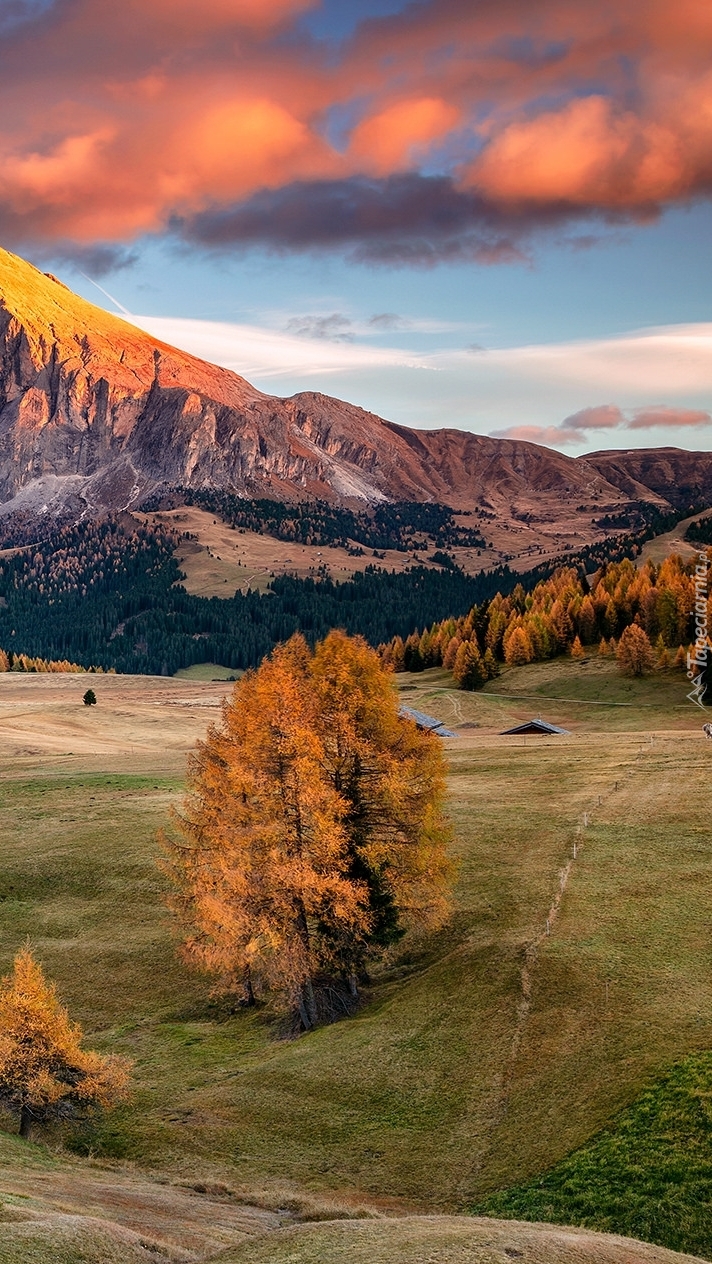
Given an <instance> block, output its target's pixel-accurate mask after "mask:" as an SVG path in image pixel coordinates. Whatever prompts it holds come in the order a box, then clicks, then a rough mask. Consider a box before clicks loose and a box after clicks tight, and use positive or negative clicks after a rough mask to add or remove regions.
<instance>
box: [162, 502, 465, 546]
mask: <svg viewBox="0 0 712 1264" xmlns="http://www.w3.org/2000/svg"><path fill="white" fill-rule="evenodd" d="M173 504H185V505H193V506H195V507H196V508H197V509H205V510H206V511H207V512H208V513H211V514H215V516H216V517H219V518H221V519H222V520H223V521H224V522H227V523H228V524H229V525H230V526H233V527H237V528H238V529H239V528H242V529H243V530H245V531H258V532H260V533H261V534H262V535H271V536H274V537H275V538H276V539H278V540H288V541H294V543H295V544H314V545H320V546H322V547H329V546H332V547H333V546H338V547H341V548H352V546H353V543H357V544H360V545H364V546H365V547H366V548H369V549H377V550H379V551H381V552H382V551H383V550H384V549H396V550H397V551H398V552H399V553H407V552H411V551H413V550H416V549H426V548H428V543H426V542H424V541H422V540H421V541H418V540H416V538H415V537H416V536H427V537H428V540H429V541H430V542H431V543H432V545H434V546H435V547H436V548H451V547H452V546H453V545H461V546H465V547H467V548H476V549H484V548H486V547H487V546H486V544H485V541H484V540H483V539H482V535H481V534H480V532H479V531H478V530H476V529H475V528H473V527H461V526H459V525H458V523H456V522H455V517H454V511H453V510H452V509H451V508H450V507H449V506H448V505H438V504H427V505H424V504H421V503H420V502H419V501H401V502H399V503H396V504H383V505H375V506H373V507H372V508H369V509H364V510H358V511H356V510H351V509H342V508H341V507H340V506H338V505H330V504H328V503H327V502H326V501H324V500H310V501H303V502H300V503H298V504H283V503H282V502H281V501H277V500H266V499H263V500H243V499H242V497H240V496H236V495H235V494H234V493H233V492H223V491H214V490H210V489H205V490H198V491H192V490H191V489H189V488H176V489H175V490H174V491H172V492H170V493H165V494H163V495H157V496H154V497H152V498H151V499H150V500H148V501H146V502H145V503H144V505H143V506H142V508H143V509H145V510H146V511H147V512H151V511H152V510H157V509H159V508H165V507H166V506H167V505H173ZM468 516H469V515H468Z"/></svg>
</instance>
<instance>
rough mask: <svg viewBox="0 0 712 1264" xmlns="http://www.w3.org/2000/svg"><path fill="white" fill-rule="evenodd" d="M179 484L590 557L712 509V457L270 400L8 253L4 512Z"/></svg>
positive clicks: (113, 498) (0, 301) (0, 398)
mask: <svg viewBox="0 0 712 1264" xmlns="http://www.w3.org/2000/svg"><path fill="white" fill-rule="evenodd" d="M164 487H165V488H168V487H171V488H176V487H186V488H193V489H195V488H206V487H210V488H216V489H221V490H229V491H232V492H235V493H236V494H238V495H242V496H245V497H270V498H274V499H277V500H283V501H290V500H305V499H322V500H326V501H329V502H331V503H336V504H355V503H360V504H361V505H363V503H364V502H365V503H366V504H372V505H375V504H377V503H379V502H382V501H384V500H390V501H407V500H411V501H425V502H427V501H437V502H440V503H443V504H447V505H450V506H452V507H453V508H454V509H456V510H459V511H472V510H473V509H475V508H479V509H480V510H482V511H484V513H485V515H487V514H490V515H494V518H495V519H496V520H497V521H498V522H499V524H500V526H501V527H502V528H503V529H504V528H506V531H508V532H509V536H508V537H507V547H514V546H515V545H516V543H517V538H518V537H521V536H523V535H524V534H526V532H530V533H531V532H532V531H534V534H536V533H537V531H543V530H545V529H546V530H549V532H550V534H551V542H552V543H553V542H554V541H561V540H564V538H565V537H571V542H572V543H578V544H579V545H580V544H585V543H588V542H591V541H592V540H593V539H596V538H601V536H602V534H605V532H602V530H601V528H600V527H599V526H598V524H597V522H596V519H597V517H599V516H600V515H601V514H606V513H607V514H610V513H616V512H622V511H625V509H626V508H627V507H630V505H631V504H632V503H635V502H640V501H646V502H648V503H649V504H651V505H656V506H658V507H659V508H661V509H663V510H664V509H669V508H675V509H679V508H685V507H686V506H687V504H691V503H695V505H697V503H698V501H699V499H700V496H703V497H704V496H707V495H708V493H707V492H706V489H707V488H712V453H706V452H701V453H694V452H686V451H684V450H682V449H676V448H668V449H640V450H632V451H627V452H601V453H593V454H590V455H587V456H584V457H569V456H565V455H564V454H562V453H559V452H556V451H555V450H552V449H549V448H544V447H540V446H538V445H536V444H533V443H527V442H523V441H517V440H508V439H493V438H489V437H486V436H482V435H476V434H473V433H471V432H468V431H461V430H453V429H447V428H444V429H439V430H414V429H410V428H409V427H406V426H403V425H399V424H397V423H395V422H390V421H386V420H384V419H383V418H380V417H378V416H376V415H375V414H373V413H370V412H368V411H366V410H365V409H361V408H359V407H358V406H356V405H354V404H350V403H347V402H345V401H342V400H338V399H334V398H332V397H330V396H327V395H324V394H321V393H319V392H313V391H304V392H300V393H298V394H296V395H293V396H291V397H290V398H287V399H283V398H281V397H278V396H271V395H267V394H265V393H264V392H262V391H260V390H258V389H257V388H256V387H254V386H252V385H251V383H249V382H248V381H247V380H246V379H245V378H242V377H240V376H239V375H238V374H236V373H234V372H232V371H231V370H228V369H223V368H219V367H217V366H215V365H211V364H209V363H207V362H206V361H203V360H199V359H197V358H196V357H194V356H191V355H188V354H187V353H185V352H182V351H179V350H178V349H176V348H174V347H170V346H168V345H167V344H165V343H162V342H160V341H159V340H157V339H156V338H154V337H152V336H151V335H149V334H147V333H144V332H143V331H142V330H140V329H138V328H137V327H136V326H133V325H131V324H130V323H129V322H128V321H127V320H124V319H123V318H122V317H119V316H115V315H113V314H112V313H109V312H106V311H104V309H102V308H98V307H95V306H94V305H93V304H91V303H89V302H87V301H86V300H85V299H82V298H80V297H79V296H77V295H76V294H74V293H73V292H72V291H71V290H70V289H68V288H67V287H66V286H65V285H64V284H63V283H62V282H61V281H59V280H57V278H55V277H52V276H50V275H49V274H44V273H42V272H40V271H39V270H38V269H37V268H35V267H34V266H33V265H32V264H29V263H26V262H25V261H24V260H22V259H19V258H18V257H17V256H14V255H11V254H9V253H8V252H6V251H0V515H2V516H7V515H8V514H10V513H12V512H13V511H14V510H16V509H21V510H23V511H24V512H26V513H38V514H43V515H47V514H49V515H50V516H57V515H60V514H62V513H64V514H70V515H72V514H74V516H75V517H76V516H87V515H88V516H96V515H100V514H101V513H104V512H106V511H110V510H118V509H124V508H133V507H139V506H140V505H141V503H142V501H143V500H145V499H146V498H147V496H149V495H151V494H153V493H155V492H156V491H157V490H160V489H161V488H164ZM682 502H685V503H684V504H683V503H682ZM506 531H505V534H506Z"/></svg>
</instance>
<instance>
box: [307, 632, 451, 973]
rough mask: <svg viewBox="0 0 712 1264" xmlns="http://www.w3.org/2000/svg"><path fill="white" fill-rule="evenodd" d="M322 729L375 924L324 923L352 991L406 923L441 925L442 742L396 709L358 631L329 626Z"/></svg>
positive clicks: (321, 669) (318, 680)
mask: <svg viewBox="0 0 712 1264" xmlns="http://www.w3.org/2000/svg"><path fill="white" fill-rule="evenodd" d="M309 671H310V677H311V680H312V682H313V686H314V689H315V692H316V699H317V704H316V710H317V715H318V717H319V725H320V731H321V733H322V745H323V764H322V769H323V773H324V775H325V777H326V778H327V780H328V782H329V783H330V784H331V785H332V786H333V788H334V789H335V790H336V791H337V792H338V794H339V795H340V796H341V797H342V799H343V800H345V802H346V805H347V806H346V813H345V815H344V817H343V818H342V823H343V825H344V827H345V829H346V837H347V854H348V874H349V877H350V879H351V880H353V881H355V882H357V883H359V884H363V886H364V887H365V892H366V900H367V906H368V924H367V929H366V932H365V933H364V929H363V927H359V928H355V929H352V928H351V927H349V926H348V925H343V924H341V923H340V922H339V920H338V919H332V921H331V922H328V921H325V922H323V923H322V927H321V933H322V946H323V951H324V952H325V960H326V961H327V963H328V964H329V965H331V967H332V968H336V969H337V970H339V971H340V972H341V973H342V974H344V975H345V977H346V978H347V979H348V980H349V985H350V989H351V991H352V993H353V992H355V989H356V981H357V976H358V973H359V971H361V970H362V969H363V967H364V965H365V962H366V959H367V958H368V956H369V955H370V954H372V953H373V952H374V950H378V949H381V948H385V947H386V946H387V945H388V944H389V943H392V942H394V941H395V940H396V939H398V938H399V937H400V936H401V935H402V933H403V932H404V930H405V929H407V927H408V926H409V925H412V924H415V923H417V924H418V925H419V926H420V927H424V926H427V925H428V924H429V923H430V924H433V923H435V922H437V921H438V920H439V919H440V918H441V917H442V915H443V913H444V911H445V908H446V901H445V898H444V897H445V888H446V883H447V877H448V872H449V866H448V862H447V859H446V853H445V843H446V839H447V830H446V827H445V823H444V819H443V815H442V805H443V798H444V792H445V780H444V760H443V756H442V748H441V743H440V739H439V738H437V737H433V735H432V734H429V733H423V732H421V731H420V730H419V729H418V728H417V726H416V725H415V724H414V723H413V721H412V720H408V719H403V718H402V717H401V715H400V714H399V709H398V700H397V696H396V694H395V692H394V690H393V688H392V683H391V680H390V679H389V676H388V675H387V673H385V672H384V671H383V670H382V668H381V665H380V663H379V660H378V656H377V655H376V654H375V653H374V651H373V650H372V649H370V648H369V646H368V645H367V644H366V642H365V641H364V640H363V639H362V638H361V637H349V636H346V635H345V633H343V632H336V631H335V632H331V633H329V635H328V636H327V637H326V639H325V640H324V641H322V642H321V643H320V644H319V645H317V647H316V649H315V651H314V654H313V656H312V657H311V660H310V664H309Z"/></svg>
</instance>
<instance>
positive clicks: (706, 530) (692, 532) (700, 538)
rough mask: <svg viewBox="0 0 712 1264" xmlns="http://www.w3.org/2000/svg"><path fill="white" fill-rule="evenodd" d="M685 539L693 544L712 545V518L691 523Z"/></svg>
mask: <svg viewBox="0 0 712 1264" xmlns="http://www.w3.org/2000/svg"><path fill="white" fill-rule="evenodd" d="M685 539H686V540H690V541H691V542H692V543H693V544H712V517H710V518H702V519H698V521H697V522H691V523H690V525H689V527H688V528H687V531H686V532H685Z"/></svg>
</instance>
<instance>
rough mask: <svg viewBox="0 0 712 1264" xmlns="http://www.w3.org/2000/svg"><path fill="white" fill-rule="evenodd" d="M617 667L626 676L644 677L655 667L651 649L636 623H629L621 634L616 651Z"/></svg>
mask: <svg viewBox="0 0 712 1264" xmlns="http://www.w3.org/2000/svg"><path fill="white" fill-rule="evenodd" d="M616 658H617V660H618V666H619V667H620V669H621V671H622V672H625V674H626V675H627V676H644V675H645V674H646V672H649V671H652V670H653V668H654V666H655V655H654V653H653V647H652V645H651V644H650V641H649V640H648V637H647V634H646V633H645V632H644V631H643V629H642V628H641V627H640V626H639V625H638V624H637V623H631V624H630V626H629V627H627V628H625V629H624V631H623V632H622V633H621V638H620V640H619V642H618V648H617V649H616Z"/></svg>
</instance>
